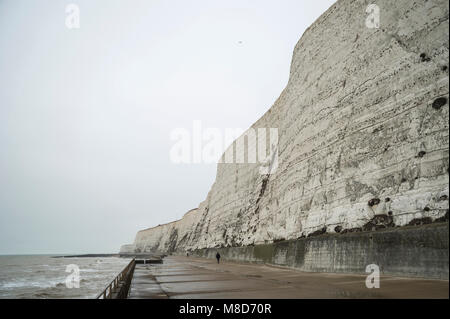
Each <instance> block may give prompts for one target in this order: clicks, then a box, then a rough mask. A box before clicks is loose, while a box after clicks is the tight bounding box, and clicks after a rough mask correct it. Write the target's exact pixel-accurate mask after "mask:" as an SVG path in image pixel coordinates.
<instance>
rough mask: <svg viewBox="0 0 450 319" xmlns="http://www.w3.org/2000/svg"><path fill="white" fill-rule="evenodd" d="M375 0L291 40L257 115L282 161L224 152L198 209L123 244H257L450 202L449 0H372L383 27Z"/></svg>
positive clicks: (174, 247)
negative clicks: (370, 8) (372, 16)
mask: <svg viewBox="0 0 450 319" xmlns="http://www.w3.org/2000/svg"><path fill="white" fill-rule="evenodd" d="M369 4H370V2H369V1H362V0H340V1H338V2H337V3H336V4H335V5H333V6H332V7H331V8H330V9H328V10H327V11H326V12H325V13H324V14H323V15H322V16H321V17H320V18H319V19H318V20H317V21H316V22H315V23H314V24H313V25H312V26H311V27H310V28H308V29H307V30H306V32H305V33H304V34H303V36H302V38H301V39H300V41H299V42H298V43H297V45H296V46H295V49H294V53H293V58H292V64H291V70H290V77H289V82H288V85H287V87H286V88H285V89H284V91H283V92H282V93H281V95H280V97H279V98H278V99H277V101H276V102H275V103H274V105H273V106H272V107H271V108H270V109H269V111H268V112H267V113H266V114H265V115H264V116H263V117H262V118H260V119H259V120H258V121H257V122H256V123H255V124H254V125H253V126H252V127H253V128H255V129H256V128H278V136H279V142H278V158H279V166H278V168H277V170H276V171H275V172H274V173H272V174H270V175H261V174H260V172H259V167H260V166H259V165H258V164H225V163H219V164H218V167H217V176H216V180H215V182H214V184H213V186H212V188H211V190H210V192H209V194H208V196H207V198H206V200H205V201H203V202H202V203H201V204H200V205H199V207H198V208H197V209H194V210H191V211H189V212H188V213H186V214H185V216H184V217H183V218H182V219H181V220H178V221H175V222H172V223H169V224H165V225H160V226H157V227H153V228H149V229H146V230H142V231H140V232H138V234H137V236H136V239H135V241H134V243H133V244H132V245H126V246H123V247H122V249H121V250H122V252H130V251H135V252H145V251H160V252H173V251H187V250H197V249H204V248H214V247H230V246H248V245H259V244H264V243H271V242H277V241H281V240H290V239H296V238H300V237H305V236H311V235H318V234H323V233H336V232H341V233H342V232H353V231H360V230H378V229H382V228H389V227H393V226H404V225H408V224H410V223H411V224H417V223H422V222H424V223H428V222H432V221H434V220H436V219H439V218H442V217H443V216H444V215H445V214H446V213H447V214H448V206H449V204H448V195H449V194H448V185H449V182H448V178H449V175H448V168H449V161H448V158H449V157H448V145H449V138H448V137H449V134H448V133H449V131H448V116H449V114H448V91H449V82H448V79H449V77H448V59H449V43H448V36H449V34H448V33H449V23H448V2H447V1H441V0H428V1H426V0H416V1H411V0H400V1H390V0H384V1H376V4H377V5H378V6H379V7H380V27H379V28H378V29H377V28H372V29H371V28H368V27H366V25H365V22H366V17H367V15H368V13H366V7H367V5H369ZM235 144H236V142H235V143H233V145H231V146H230V148H234V147H235ZM229 151H230V149H228V150H227V152H229Z"/></svg>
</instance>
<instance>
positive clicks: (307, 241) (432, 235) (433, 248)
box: [190, 223, 449, 280]
mask: <svg viewBox="0 0 450 319" xmlns="http://www.w3.org/2000/svg"><path fill="white" fill-rule="evenodd" d="M448 241H449V237H448V223H439V224H430V225H426V226H411V227H401V228H394V229H390V230H384V231H375V232H361V233H360V232H358V233H348V234H345V235H344V234H342V235H336V234H327V235H321V236H317V237H311V238H301V239H296V240H291V241H281V242H275V243H270V244H264V245H257V246H244V247H223V248H204V249H199V250H195V251H192V252H190V255H192V256H197V257H204V258H215V255H216V252H219V253H220V255H221V256H222V258H223V259H225V260H231V261H239V262H252V263H264V264H270V265H276V266H284V267H289V268H296V269H298V270H302V271H309V272H332V273H339V272H351V273H361V274H365V273H366V272H365V271H366V266H367V265H369V264H376V265H377V266H379V267H380V271H381V272H382V273H383V274H389V275H396V276H403V277H425V278H436V279H447V280H448V278H449V277H448V261H449V258H448V252H449V247H448Z"/></svg>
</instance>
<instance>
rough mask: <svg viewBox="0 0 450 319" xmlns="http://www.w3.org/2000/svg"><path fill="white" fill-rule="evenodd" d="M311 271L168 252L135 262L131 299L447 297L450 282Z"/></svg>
mask: <svg viewBox="0 0 450 319" xmlns="http://www.w3.org/2000/svg"><path fill="white" fill-rule="evenodd" d="M365 280H366V276H365V275H353V274H330V273H310V272H301V271H297V270H292V269H285V268H279V267H272V266H266V265H258V264H246V263H235V262H227V261H221V263H220V264H217V262H216V261H215V260H211V259H203V258H193V257H181V256H169V257H166V258H164V263H163V264H151V265H136V269H135V273H134V277H133V281H132V284H131V291H130V297H129V298H159V299H161V298H162V299H164V298H269V299H276V298H283V299H292V298H295V299H305V298H448V297H449V282H448V280H427V279H419V278H400V277H392V276H381V278H380V288H372V289H368V288H366V285H365Z"/></svg>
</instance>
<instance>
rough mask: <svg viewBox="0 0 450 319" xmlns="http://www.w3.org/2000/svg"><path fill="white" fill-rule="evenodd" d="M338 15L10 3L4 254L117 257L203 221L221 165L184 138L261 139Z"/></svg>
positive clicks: (277, 6) (1, 160)
mask: <svg viewBox="0 0 450 319" xmlns="http://www.w3.org/2000/svg"><path fill="white" fill-rule="evenodd" d="M69 3H75V4H77V5H78V6H79V8H80V28H79V29H68V28H66V25H65V20H66V16H67V14H66V12H65V9H66V5H68V4H69ZM333 3H334V0H315V1H306V0H304V1H303V0H276V1H275V0H271V1H262V0H255V1H243V0H236V1H235V0H226V1H225V0H220V1H219V0H218V1H210V0H202V1H197V0H189V1H186V0H182V1H181V0H180V1H175V0H163V1H151V0H148V1H138V0H127V1H125V0H122V1H113V0H102V1H100V0H95V1H94V0H73V1H61V0H59V1H57V0H0V254H28V253H95V252H98V253H100V252H116V251H118V249H119V247H120V245H122V244H124V243H131V242H132V241H133V240H134V236H135V234H136V232H137V231H138V230H139V229H143V228H147V227H151V226H155V225H158V224H162V223H166V222H170V221H173V220H175V219H179V218H181V217H182V215H183V214H184V213H185V212H186V211H188V210H189V209H191V208H194V207H197V206H198V204H199V203H200V202H201V201H203V200H204V199H205V198H206V195H207V193H208V191H209V189H210V187H211V185H212V183H213V181H214V178H215V173H216V165H213V164H174V163H172V162H171V161H170V158H169V151H170V148H171V147H172V146H173V143H174V142H173V141H171V140H170V133H171V131H172V130H173V129H175V128H178V127H180V128H186V129H192V125H193V121H194V120H201V123H202V126H204V127H217V128H220V129H225V128H244V129H245V128H247V127H249V126H250V125H251V124H252V123H253V122H255V121H256V120H257V119H258V118H259V117H260V116H261V115H263V114H264V112H266V111H267V110H268V109H269V108H270V106H271V105H272V104H273V102H274V101H275V100H276V99H277V97H278V96H279V94H280V93H281V91H282V90H283V88H284V87H285V85H286V83H287V80H288V75H289V67H290V62H291V57H292V51H293V49H294V46H295V44H296V43H297V41H298V40H299V39H300V37H301V35H302V34H303V32H304V31H305V30H306V28H307V27H308V26H310V25H311V24H312V23H313V22H314V21H315V20H316V19H317V18H318V17H319V16H320V15H321V14H322V13H323V12H324V11H325V10H326V9H328V8H329V7H330V6H331V5H332V4H333Z"/></svg>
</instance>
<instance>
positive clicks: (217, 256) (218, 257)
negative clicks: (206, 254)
mask: <svg viewBox="0 0 450 319" xmlns="http://www.w3.org/2000/svg"><path fill="white" fill-rule="evenodd" d="M216 259H217V263H219V262H220V254H219V252H217V254H216Z"/></svg>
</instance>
